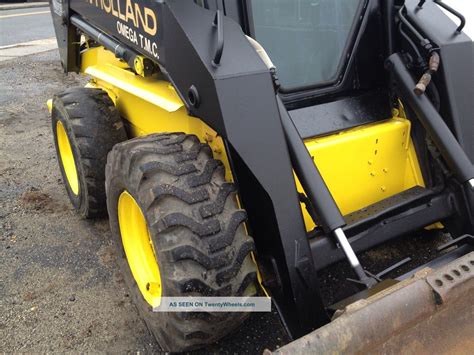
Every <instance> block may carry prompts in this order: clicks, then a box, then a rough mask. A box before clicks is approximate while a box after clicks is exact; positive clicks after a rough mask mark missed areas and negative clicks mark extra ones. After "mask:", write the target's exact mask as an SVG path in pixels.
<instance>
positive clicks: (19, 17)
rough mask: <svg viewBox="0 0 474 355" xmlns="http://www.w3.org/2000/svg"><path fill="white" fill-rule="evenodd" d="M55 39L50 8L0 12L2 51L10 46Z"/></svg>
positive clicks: (0, 42) (0, 43)
mask: <svg viewBox="0 0 474 355" xmlns="http://www.w3.org/2000/svg"><path fill="white" fill-rule="evenodd" d="M53 37H54V28H53V21H52V19H51V13H50V12H49V7H46V6H45V7H35V8H20V9H13V10H3V11H0V50H1V47H4V46H8V45H15V44H19V43H27V42H31V41H37V40H44V39H49V38H53ZM0 54H1V53H0Z"/></svg>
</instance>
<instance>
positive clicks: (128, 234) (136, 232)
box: [118, 191, 161, 307]
mask: <svg viewBox="0 0 474 355" xmlns="http://www.w3.org/2000/svg"><path fill="white" fill-rule="evenodd" d="M118 219H119V226H120V234H121V236H122V244H123V249H124V250H125V255H126V256H127V261H128V265H129V267H130V270H131V272H132V275H133V277H134V279H135V282H136V283H137V286H138V288H139V289H140V292H141V293H142V295H143V298H144V299H145V300H146V301H147V302H148V303H149V304H150V306H152V307H158V306H159V305H160V303H161V276H160V268H159V267H158V262H157V261H156V255H155V249H154V247H153V242H152V240H151V238H150V232H149V230H148V226H147V224H146V220H145V217H144V216H143V213H142V210H141V209H140V207H139V206H138V204H137V202H136V201H135V199H134V198H133V197H132V195H130V194H129V193H128V192H127V191H124V192H122V194H121V195H120V197H119V201H118Z"/></svg>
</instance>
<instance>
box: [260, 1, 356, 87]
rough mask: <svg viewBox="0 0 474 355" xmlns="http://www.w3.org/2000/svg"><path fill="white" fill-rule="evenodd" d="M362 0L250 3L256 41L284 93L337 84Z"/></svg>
mask: <svg viewBox="0 0 474 355" xmlns="http://www.w3.org/2000/svg"><path fill="white" fill-rule="evenodd" d="M360 1H361V0H252V1H251V7H252V15H253V23H254V28H255V39H256V40H257V41H258V42H260V44H261V45H262V46H263V47H264V48H265V50H266V51H267V52H268V54H269V56H270V57H271V59H272V61H273V62H274V63H275V65H276V66H277V70H278V76H279V78H280V82H281V84H282V86H283V87H284V88H285V89H292V88H296V87H301V86H313V85H317V84H322V83H325V82H329V81H333V80H335V79H336V75H337V68H338V66H339V63H340V62H341V59H342V58H341V56H342V54H343V51H344V48H345V46H346V43H347V41H348V38H349V36H350V34H349V32H350V29H351V27H352V24H353V22H354V18H355V16H356V13H357V8H358V6H359V3H360Z"/></svg>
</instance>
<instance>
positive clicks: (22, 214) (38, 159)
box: [0, 51, 288, 353]
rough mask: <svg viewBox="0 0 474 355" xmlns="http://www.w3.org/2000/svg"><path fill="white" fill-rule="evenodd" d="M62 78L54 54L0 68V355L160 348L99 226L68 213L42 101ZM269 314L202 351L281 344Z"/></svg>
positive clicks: (70, 80) (69, 82) (103, 223)
mask: <svg viewBox="0 0 474 355" xmlns="http://www.w3.org/2000/svg"><path fill="white" fill-rule="evenodd" d="M84 82H85V78H82V77H78V76H75V75H69V76H68V77H66V76H65V75H64V74H63V73H62V70H61V67H60V64H59V57H58V53H57V51H51V52H45V53H43V54H37V55H34V56H29V57H23V58H21V59H17V60H14V61H4V62H1V63H0V84H1V85H0V260H1V262H0V353H1V352H34V353H36V352H64V351H73V352H81V353H85V352H105V351H107V352H120V353H122V352H141V353H143V352H144V353H151V352H157V351H159V347H158V345H157V344H156V342H155V340H154V338H153V337H152V336H151V335H150V333H149V332H148V330H147V328H146V326H145V324H144V323H143V322H142V321H141V320H140V318H139V317H138V314H137V311H136V309H135V308H134V306H133V304H132V303H131V301H130V297H129V295H128V291H127V289H125V287H124V284H123V280H122V277H121V275H120V272H119V270H118V269H117V266H116V264H115V255H114V250H113V249H112V245H111V243H110V241H109V228H108V222H107V220H100V221H92V222H91V221H85V220H82V219H81V218H79V217H78V216H77V215H76V214H75V213H74V211H73V210H72V207H71V205H70V204H69V201H68V199H67V195H66V192H65V189H64V186H63V183H62V180H61V178H60V173H59V169H58V166H57V161H56V157H55V152H54V147H53V141H52V137H51V127H50V119H49V114H48V112H47V109H46V100H47V99H49V98H51V97H52V96H53V94H54V93H56V92H60V91H61V90H63V89H65V88H66V87H71V86H82V85H83V84H84ZM287 341H288V340H287V338H286V336H285V333H284V331H283V330H282V328H281V326H280V324H279V321H278V318H277V317H276V315H275V314H254V315H253V316H252V317H251V318H250V319H249V320H248V321H247V322H246V324H244V326H243V327H241V330H240V331H238V332H237V333H236V334H233V335H232V336H231V337H228V338H227V339H224V340H223V341H221V342H220V343H219V344H216V345H214V346H212V347H209V348H208V349H205V351H208V352H216V353H217V352H219V353H221V352H231V353H242V352H250V353H258V352H261V351H262V350H263V349H264V348H266V347H268V348H275V347H277V346H279V345H281V344H284V343H285V342H287Z"/></svg>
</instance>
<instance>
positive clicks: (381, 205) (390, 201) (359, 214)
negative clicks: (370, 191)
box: [344, 186, 433, 226]
mask: <svg viewBox="0 0 474 355" xmlns="http://www.w3.org/2000/svg"><path fill="white" fill-rule="evenodd" d="M432 195H433V192H432V191H431V190H428V189H425V188H424V187H421V186H415V187H412V188H411V189H408V190H406V191H403V192H401V193H399V194H396V195H394V196H391V197H389V198H387V199H385V200H382V201H379V202H377V203H374V204H373V205H370V206H367V207H365V208H363V209H361V210H358V211H355V212H352V213H350V214H348V215H346V216H344V219H345V220H346V222H347V224H348V226H357V224H358V222H360V221H363V220H365V219H367V218H370V217H374V216H377V215H380V214H383V213H386V212H387V211H391V210H395V209H397V208H400V207H402V206H405V205H406V203H407V202H409V201H413V200H418V199H420V198H423V197H427V198H429V197H430V196H432Z"/></svg>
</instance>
